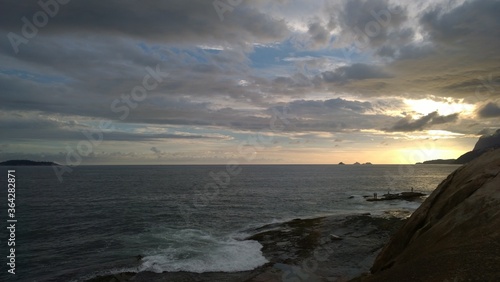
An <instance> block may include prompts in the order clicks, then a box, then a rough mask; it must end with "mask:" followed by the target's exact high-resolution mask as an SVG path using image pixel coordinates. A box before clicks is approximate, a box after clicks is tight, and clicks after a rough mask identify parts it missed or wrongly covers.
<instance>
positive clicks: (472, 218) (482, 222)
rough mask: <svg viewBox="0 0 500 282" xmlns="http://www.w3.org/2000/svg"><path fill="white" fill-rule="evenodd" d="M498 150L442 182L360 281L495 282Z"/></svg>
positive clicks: (499, 246)
mask: <svg viewBox="0 0 500 282" xmlns="http://www.w3.org/2000/svg"><path fill="white" fill-rule="evenodd" d="M499 207H500V149H498V150H494V151H489V152H487V153H485V154H483V155H482V156H480V157H479V158H477V159H475V160H474V161H472V162H470V163H468V164H467V165H465V166H462V167H460V168H459V169H457V170H456V171H455V172H453V173H452V174H451V175H450V176H448V178H447V179H446V180H444V181H443V182H442V183H441V184H440V185H439V186H438V187H437V189H436V190H435V191H434V192H433V193H432V194H431V195H430V196H429V198H428V199H426V201H425V202H424V203H423V204H422V205H421V206H420V207H419V208H418V209H417V210H416V211H415V212H414V213H413V215H412V216H411V217H410V218H409V219H408V221H407V222H406V223H405V224H404V226H403V227H402V228H401V229H400V230H398V231H397V232H396V234H395V235H394V236H393V237H392V239H391V240H390V242H389V244H388V245H386V246H385V247H384V249H383V250H382V251H381V252H380V254H379V255H378V257H377V259H376V261H375V263H374V265H373V267H372V269H371V271H372V275H371V276H369V277H365V278H362V279H361V280H362V281H440V282H442V281H500V280H499V279H500V267H499V265H500V256H499V254H500V209H499Z"/></svg>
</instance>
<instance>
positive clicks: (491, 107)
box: [477, 102, 500, 118]
mask: <svg viewBox="0 0 500 282" xmlns="http://www.w3.org/2000/svg"><path fill="white" fill-rule="evenodd" d="M477 113H478V115H479V117H481V118H493V117H500V106H498V105H497V104H496V103H493V102H489V103H487V104H486V105H484V106H483V107H482V108H480V109H479V111H478V112H477Z"/></svg>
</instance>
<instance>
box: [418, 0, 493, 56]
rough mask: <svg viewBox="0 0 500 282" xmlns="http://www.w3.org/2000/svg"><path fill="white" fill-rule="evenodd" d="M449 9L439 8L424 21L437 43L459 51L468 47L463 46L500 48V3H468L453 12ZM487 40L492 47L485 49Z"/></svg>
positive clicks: (485, 1)
mask: <svg viewBox="0 0 500 282" xmlns="http://www.w3.org/2000/svg"><path fill="white" fill-rule="evenodd" d="M445 8H446V7H445V6H443V5H440V6H437V7H436V8H434V9H432V10H430V11H428V12H427V13H425V14H424V15H423V16H422V17H421V19H420V23H421V24H422V26H423V27H424V28H425V30H426V31H427V33H428V36H430V38H431V40H432V41H433V42H435V43H440V44H445V45H448V46H452V45H453V46H455V47H459V48H460V47H464V46H463V44H465V45H474V46H477V47H486V48H491V47H493V46H491V45H496V46H498V43H500V18H499V17H498V15H499V14H500V2H499V1H495V0H475V1H465V2H464V4H463V5H461V6H458V7H456V8H455V9H453V10H451V11H449V10H447V9H445ZM486 38H489V39H490V41H489V45H490V46H481V41H482V40H484V39H486ZM476 40H479V42H478V41H476ZM475 41H476V42H475ZM457 44H458V45H457Z"/></svg>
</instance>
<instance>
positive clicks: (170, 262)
mask: <svg viewBox="0 0 500 282" xmlns="http://www.w3.org/2000/svg"><path fill="white" fill-rule="evenodd" d="M173 237H176V238H177V239H179V241H178V242H177V244H175V245H170V247H168V248H165V249H159V250H155V251H153V252H150V253H149V254H148V255H147V256H145V257H144V258H143V259H142V264H141V265H140V266H139V269H138V270H139V271H153V272H157V273H161V272H164V271H167V272H176V271H188V272H196V273H203V272H216V271H220V272H238V271H247V270H252V269H255V268H257V267H259V266H261V265H263V264H265V263H267V262H268V261H267V260H266V258H265V257H264V256H263V255H262V252H261V249H262V245H261V244H260V243H259V242H256V241H252V240H245V241H239V240H235V239H233V238H216V237H214V236H212V235H211V234H209V233H205V232H202V231H198V230H182V231H179V232H178V233H177V234H175V235H173Z"/></svg>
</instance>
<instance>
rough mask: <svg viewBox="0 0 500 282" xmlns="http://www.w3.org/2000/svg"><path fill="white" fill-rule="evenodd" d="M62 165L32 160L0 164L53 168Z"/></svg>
mask: <svg viewBox="0 0 500 282" xmlns="http://www.w3.org/2000/svg"><path fill="white" fill-rule="evenodd" d="M52 165H60V164H58V163H54V162H37V161H30V160H10V161H5V162H0V166H52Z"/></svg>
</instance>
